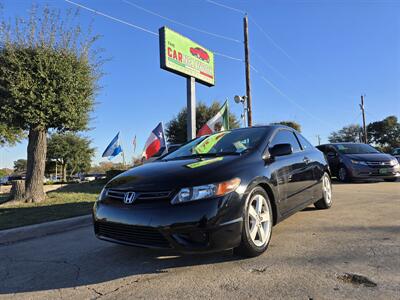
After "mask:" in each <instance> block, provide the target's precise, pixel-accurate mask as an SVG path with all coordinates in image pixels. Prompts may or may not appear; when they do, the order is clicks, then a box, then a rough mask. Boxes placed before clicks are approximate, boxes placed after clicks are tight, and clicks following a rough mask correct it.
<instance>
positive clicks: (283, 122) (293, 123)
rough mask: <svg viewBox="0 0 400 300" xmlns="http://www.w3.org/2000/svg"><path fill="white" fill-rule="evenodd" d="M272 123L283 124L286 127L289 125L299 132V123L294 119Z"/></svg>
mask: <svg viewBox="0 0 400 300" xmlns="http://www.w3.org/2000/svg"><path fill="white" fill-rule="evenodd" d="M272 124H273V125H285V126H288V127H291V128H293V129H295V130H297V131H298V132H301V125H300V124H299V123H297V122H295V121H281V122H276V123H272Z"/></svg>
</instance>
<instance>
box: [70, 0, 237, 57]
mask: <svg viewBox="0 0 400 300" xmlns="http://www.w3.org/2000/svg"><path fill="white" fill-rule="evenodd" d="M64 1H65V2H68V3H70V4H72V5H75V6H77V7H80V8H83V9H85V10H87V11H90V12H92V13H95V14H97V15H100V16H103V17H105V18H108V19H110V20H113V21H115V22H118V23H121V24H124V25H127V26H130V27H133V28H135V29H139V30H142V31H144V32H147V33H150V34H152V35H155V36H159V34H158V32H154V31H151V30H149V29H147V28H144V27H141V26H138V25H135V24H133V23H130V22H127V21H124V20H121V19H119V18H116V17H113V16H110V15H108V14H105V13H103V12H101V11H98V10H96V9H93V8H90V7H87V6H84V5H82V4H79V3H76V2H74V1H71V0H64ZM213 53H214V54H215V55H217V56H221V57H224V58H227V59H231V60H235V61H243V59H241V58H237V57H233V56H230V55H227V54H224V53H219V52H214V51H213Z"/></svg>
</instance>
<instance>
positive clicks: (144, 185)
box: [106, 156, 244, 191]
mask: <svg viewBox="0 0 400 300" xmlns="http://www.w3.org/2000/svg"><path fill="white" fill-rule="evenodd" d="M241 159H244V158H243V157H241V156H224V157H216V158H203V159H199V158H197V159H184V160H170V161H162V160H158V161H154V162H151V163H148V164H144V165H141V166H138V167H134V168H132V169H130V170H128V171H126V172H124V173H122V174H120V175H118V176H117V177H115V178H113V179H112V180H111V181H110V182H109V183H108V184H107V185H106V187H107V188H116V189H122V190H123V189H135V190H137V191H167V190H174V189H179V188H182V187H189V186H196V185H202V184H208V183H214V182H221V181H224V180H229V179H232V178H234V177H235V175H234V174H237V170H238V166H237V162H238V161H239V160H241ZM240 165H243V164H242V163H241V164H240ZM235 166H236V167H235ZM235 170H236V173H235ZM236 176H237V175H236Z"/></svg>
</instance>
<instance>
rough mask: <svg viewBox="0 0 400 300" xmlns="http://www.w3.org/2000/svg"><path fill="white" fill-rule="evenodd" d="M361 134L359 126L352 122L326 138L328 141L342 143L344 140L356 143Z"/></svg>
mask: <svg viewBox="0 0 400 300" xmlns="http://www.w3.org/2000/svg"><path fill="white" fill-rule="evenodd" d="M361 134H362V130H361V126H360V125H358V124H352V125H348V126H344V127H343V128H342V129H340V130H339V131H334V132H332V133H331V134H330V136H329V137H328V140H329V142H330V143H344V142H352V143H357V142H360V137H361Z"/></svg>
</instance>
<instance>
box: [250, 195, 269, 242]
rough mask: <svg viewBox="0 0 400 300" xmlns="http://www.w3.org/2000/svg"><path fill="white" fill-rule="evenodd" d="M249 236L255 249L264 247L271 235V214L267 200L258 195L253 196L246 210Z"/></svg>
mask: <svg viewBox="0 0 400 300" xmlns="http://www.w3.org/2000/svg"><path fill="white" fill-rule="evenodd" d="M248 222H249V236H250V239H251V241H252V242H253V243H254V245H256V246H257V247H262V246H264V245H265V244H266V243H267V242H268V241H269V238H270V235H271V226H272V222H271V212H270V208H269V206H268V204H267V200H266V199H265V198H264V197H263V196H262V195H259V194H256V195H254V196H253V197H252V198H251V200H250V203H249V209H248Z"/></svg>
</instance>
